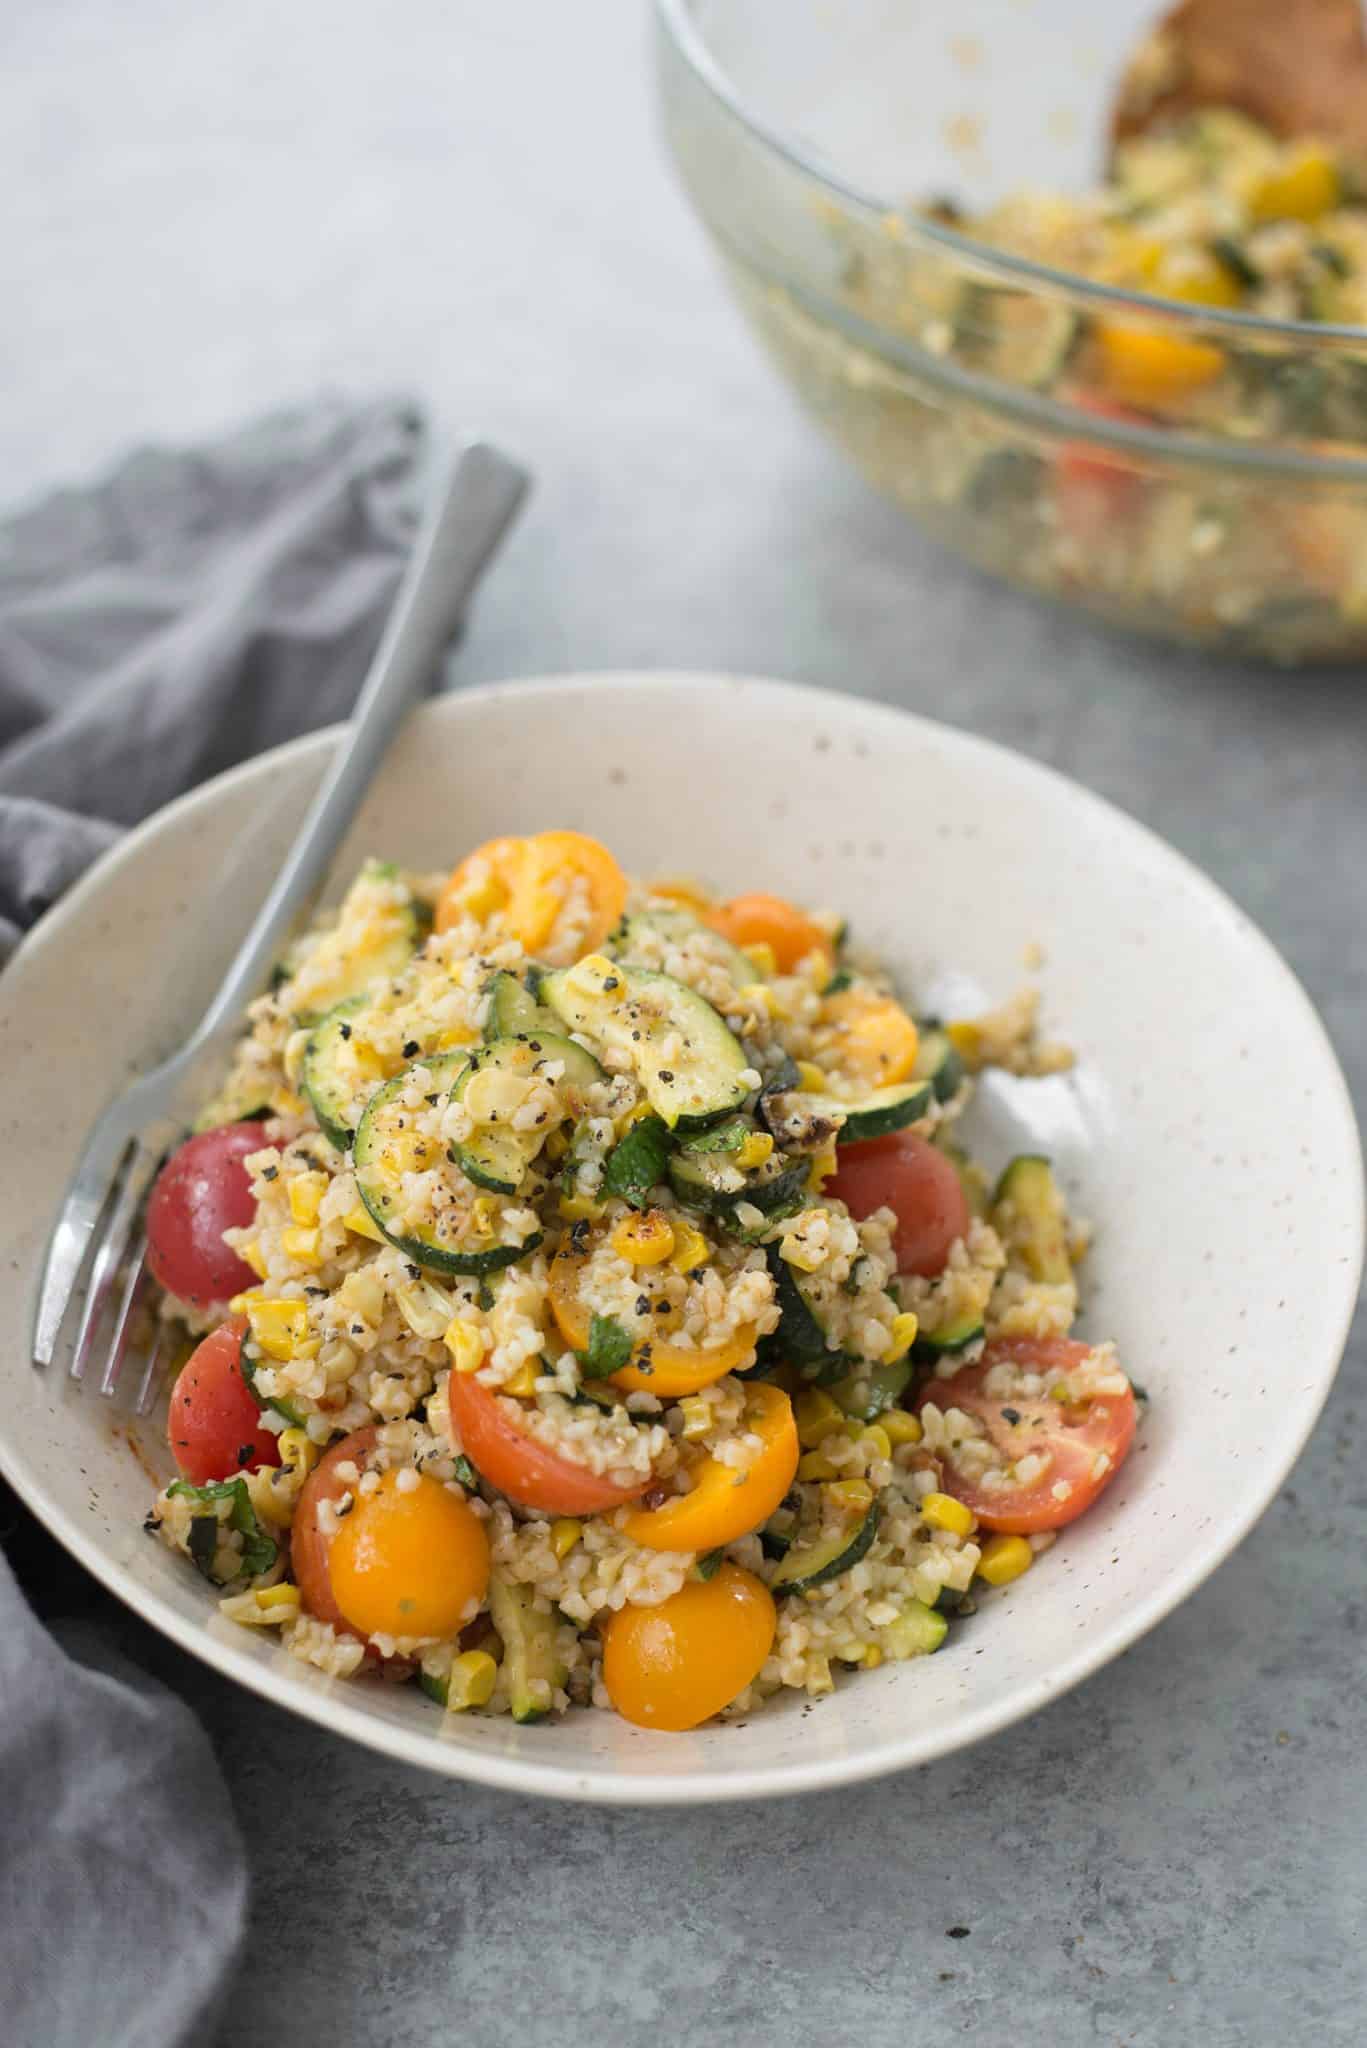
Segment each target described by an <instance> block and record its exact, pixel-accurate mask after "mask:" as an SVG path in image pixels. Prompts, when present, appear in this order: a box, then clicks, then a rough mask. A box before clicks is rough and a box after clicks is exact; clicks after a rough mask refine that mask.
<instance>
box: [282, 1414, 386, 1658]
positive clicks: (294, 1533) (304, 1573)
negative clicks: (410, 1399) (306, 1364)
mask: <svg viewBox="0 0 1367 2048" xmlns="http://www.w3.org/2000/svg"><path fill="white" fill-rule="evenodd" d="M375 1434H376V1432H375V1430H374V1428H373V1427H372V1428H369V1429H357V1430H353V1431H352V1433H351V1435H350V1436H344V1437H343V1438H342V1441H341V1442H340V1443H338V1444H334V1445H333V1446H332V1449H331V1450H330V1451H328V1452H327V1453H326V1454H325V1455H324V1456H323V1457H322V1458H320V1459H319V1461H318V1463H317V1464H316V1465H315V1466H314V1468H313V1470H312V1471H311V1472H310V1473H309V1476H308V1478H307V1479H306V1480H305V1481H304V1483H303V1485H302V1486H301V1487H300V1489H299V1499H298V1502H297V1503H296V1505H295V1510H294V1522H293V1525H292V1527H291V1529H290V1568H291V1571H292V1572H293V1574H294V1583H295V1585H296V1586H298V1588H299V1598H300V1600H301V1602H302V1603H303V1605H304V1607H305V1608H306V1609H307V1611H308V1612H309V1613H310V1614H312V1615H314V1616H316V1618H317V1619H318V1620H319V1621H330V1622H331V1623H332V1626H333V1627H334V1628H335V1629H337V1630H339V1631H340V1632H341V1633H342V1634H343V1635H349V1636H350V1635H355V1634H356V1633H357V1631H356V1630H355V1629H354V1628H352V1626H351V1624H350V1623H349V1622H348V1621H347V1620H346V1619H345V1618H344V1616H343V1614H342V1610H341V1608H340V1607H339V1606H338V1605H337V1602H336V1600H335V1599H334V1598H333V1593H332V1574H331V1572H330V1571H329V1570H328V1550H329V1547H330V1545H331V1542H332V1538H331V1537H330V1536H325V1535H324V1534H323V1532H322V1530H321V1529H320V1528H319V1526H318V1510H319V1508H320V1507H321V1505H322V1503H323V1502H324V1501H325V1500H327V1501H338V1500H340V1499H341V1497H342V1495H343V1494H344V1493H347V1492H349V1491H350V1486H351V1483H352V1482H350V1481H348V1480H345V1479H339V1478H338V1476H337V1467H338V1466H339V1465H340V1464H342V1463H343V1462H344V1461H345V1460H346V1459H348V1458H349V1459H350V1460H351V1461H352V1463H353V1464H355V1465H357V1466H361V1467H362V1469H364V1467H363V1466H362V1460H363V1459H364V1457H365V1455H366V1453H367V1451H369V1450H370V1448H371V1446H372V1445H373V1444H374V1442H375Z"/></svg>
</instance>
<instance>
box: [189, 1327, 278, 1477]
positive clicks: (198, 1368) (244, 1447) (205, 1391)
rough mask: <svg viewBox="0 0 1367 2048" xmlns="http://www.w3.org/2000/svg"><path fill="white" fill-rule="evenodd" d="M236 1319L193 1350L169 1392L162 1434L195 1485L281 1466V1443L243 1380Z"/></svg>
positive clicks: (242, 1328) (240, 1343)
mask: <svg viewBox="0 0 1367 2048" xmlns="http://www.w3.org/2000/svg"><path fill="white" fill-rule="evenodd" d="M246 1327H247V1325H246V1323H245V1322H244V1321H243V1320H242V1318H241V1317H240V1316H238V1317H235V1318H234V1319H233V1321H232V1322H230V1323H222V1324H220V1325H219V1327H218V1329H216V1330H215V1331H214V1332H213V1334H212V1336H209V1337H206V1338H205V1339H204V1341H203V1343H202V1344H199V1345H197V1346H196V1348H195V1349H194V1350H193V1351H192V1352H191V1354H190V1356H189V1358H188V1359H187V1360H186V1361H185V1364H184V1366H183V1367H182V1368H181V1372H180V1377H179V1378H178V1379H177V1381H176V1383H175V1386H174V1387H173V1388H172V1389H171V1405H170V1408H169V1410H168V1411H167V1417H166V1433H167V1437H168V1439H169V1441H170V1445H171V1455H172V1457H173V1458H174V1459H175V1461H176V1463H177V1464H178V1465H179V1467H180V1469H181V1471H182V1472H183V1473H184V1474H185V1477H186V1478H187V1479H189V1480H192V1481H193V1483H194V1484H195V1485H196V1486H206V1485H207V1484H208V1482H209V1481H210V1480H211V1479H231V1478H232V1477H233V1475H234V1473H236V1472H256V1471H258V1470H259V1469H260V1467H261V1466H262V1465H278V1464H279V1463H280V1443H279V1440H278V1438H276V1437H275V1436H273V1435H272V1434H271V1432H270V1430H268V1429H267V1428H266V1427H265V1425H264V1423H263V1422H262V1420H261V1410H260V1408H259V1407H258V1406H257V1404H256V1401H255V1399H254V1397H253V1395H252V1391H251V1389H250V1387H249V1386H248V1385H247V1382H246V1381H245V1380H244V1379H243V1377H242V1333H243V1331H244V1330H245V1329H246Z"/></svg>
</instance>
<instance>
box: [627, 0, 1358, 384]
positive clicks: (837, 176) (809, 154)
mask: <svg viewBox="0 0 1367 2048" xmlns="http://www.w3.org/2000/svg"><path fill="white" fill-rule="evenodd" d="M696 4H697V0H655V8H656V14H657V17H658V18H659V20H660V21H661V22H662V23H663V24H664V26H665V28H666V29H667V31H668V33H669V35H670V36H671V37H672V39H673V41H674V44H675V47H676V48H677V49H678V51H679V53H680V55H681V56H683V57H684V58H685V59H686V60H687V62H688V64H689V66H690V67H691V69H692V70H693V72H694V74H695V75H696V77H697V78H698V80H699V81H700V82H701V83H702V84H703V85H705V86H706V87H707V88H708V90H709V91H710V92H712V93H713V94H714V95H715V97H716V98H717V99H718V100H720V101H721V103H722V105H723V106H724V107H725V108H726V109H727V111H728V113H730V114H732V115H734V116H735V118H736V119H737V120H738V121H739V122H740V123H741V125H742V126H743V127H745V128H748V129H749V130H750V132H751V133H752V134H753V135H754V136H755V137H756V139H757V140H758V141H760V142H762V143H764V144H765V146H766V147H767V148H769V149H771V150H773V151H775V152H776V153H777V154H778V155H779V156H781V157H783V158H784V159H785V160H786V161H787V162H788V163H790V164H791V165H792V166H793V168H794V169H795V170H798V171H801V172H802V173H803V175H804V176H805V177H808V178H810V179H811V180H812V181H813V183H815V184H818V185H824V186H826V187H827V189H828V190H829V191H831V192H833V193H836V194H838V195H839V197H840V198H841V199H842V200H844V201H845V202H846V203H847V204H849V205H851V206H854V207H857V208H858V209H859V211H860V212H861V213H868V214H871V215H872V216H873V217H874V218H875V219H884V218H886V217H888V216H889V215H891V216H893V217H895V218H896V219H897V220H898V221H899V222H901V223H902V224H903V225H904V226H905V227H906V228H907V230H908V233H909V238H910V239H912V240H924V241H927V242H931V243H938V244H940V245H941V246H943V247H944V248H947V249H951V250H953V251H954V252H955V253H956V254H957V255H960V256H963V257H964V258H966V259H967V260H969V261H971V262H972V263H973V264H975V265H976V266H977V267H978V268H980V269H986V270H993V271H998V272H1000V273H1001V274H1002V275H1003V276H1006V277H1014V278H1021V279H1024V280H1025V281H1026V282H1028V283H1031V284H1038V285H1048V286H1050V287H1051V288H1052V289H1054V290H1056V291H1066V292H1067V293H1068V294H1069V295H1070V296H1071V297H1076V298H1081V299H1087V300H1094V301H1096V303H1097V304H1098V305H1101V306H1105V307H1108V308H1110V309H1111V310H1114V309H1116V308H1121V309H1127V310H1129V311H1130V312H1141V313H1153V312H1155V311H1156V312H1161V313H1166V314H1170V315H1171V316H1172V317H1173V319H1174V320H1175V321H1178V322H1181V323H1182V324H1183V325H1188V326H1189V325H1192V324H1199V325H1200V326H1201V327H1202V328H1205V327H1207V326H1211V327H1215V328H1225V329H1227V330H1229V331H1231V332H1233V333H1239V332H1241V331H1242V332H1243V333H1244V334H1250V335H1256V336H1257V337H1258V338H1259V339H1260V340H1264V341H1265V340H1268V339H1273V340H1281V339H1285V340H1287V341H1296V342H1300V343H1308V344H1311V345H1312V346H1313V345H1315V344H1322V343H1324V342H1326V341H1330V342H1332V341H1342V342H1347V343H1350V344H1352V345H1353V346H1355V347H1358V348H1360V347H1362V345H1363V344H1364V343H1367V325H1363V326H1357V325H1354V324H1352V323H1350V322H1347V321H1330V320H1274V319H1271V318H1270V317H1269V316H1268V315H1267V314H1265V313H1244V312H1240V311H1239V310H1238V309H1237V308H1235V307H1231V306H1201V307H1199V308H1198V307H1194V306H1193V305H1192V304H1191V302H1190V301H1189V300H1186V299H1169V298H1165V297H1164V296H1163V294H1162V293H1161V292H1145V291H1133V290H1130V289H1128V288H1127V287H1126V286H1124V285H1115V284H1105V283H1103V282H1102V281H1101V280H1100V279H1099V278H1089V277H1085V276H1084V275H1083V274H1082V273H1081V272H1080V271H1076V270H1061V269H1059V268H1058V267H1057V266H1055V265H1053V264H1048V263H1037V262H1035V261H1034V259H1033V258H1032V257H1029V256H1017V255H1013V254H1012V252H1011V251H1010V250H1006V249H998V248H996V247H995V246H994V245H993V244H992V243H990V242H979V241H977V240H976V239H975V238H974V237H973V236H972V235H966V234H961V233H959V232H958V231H957V230H956V229H954V228H952V227H949V226H947V225H945V224H944V223H942V222H939V221H933V220H924V219H922V218H921V217H920V216H919V215H916V214H910V213H908V212H907V210H906V206H905V202H902V201H898V200H897V199H896V198H893V197H890V196H888V195H886V194H880V193H878V192H874V191H871V190H868V189H866V188H865V187H864V186H862V185H858V184H855V183H854V182H853V181H852V180H851V179H849V178H847V177H845V176H844V175H843V173H841V172H840V171H838V170H837V169H836V168H835V166H834V165H833V164H831V163H830V162H829V161H828V160H827V159H826V158H824V157H823V156H822V155H821V154H820V153H819V152H818V151H816V150H810V149H806V148H804V147H803V145H802V144H801V143H800V142H799V141H798V140H797V139H796V138H795V137H794V136H792V135H790V134H789V133H788V132H787V131H786V130H785V129H783V128H780V127H778V126H777V125H776V124H775V123H774V122H773V121H770V120H769V119H767V118H766V117H765V116H764V115H762V114H760V113H757V112H756V111H755V109H754V107H753V106H752V105H751V104H750V102H749V100H748V99H747V98H746V96H745V94H744V93H743V92H742V91H741V89H740V87H739V86H737V85H736V84H735V82H734V80H733V79H732V78H731V76H730V74H729V73H728V72H727V71H726V69H725V67H724V66H723V65H722V64H721V63H719V61H718V60H717V58H716V57H715V56H714V55H713V53H712V50H711V49H710V47H709V45H708V43H707V40H706V38H705V37H704V35H703V33H702V30H701V29H700V27H699V26H698V23H697V20H696V18H695V14H694V8H695V6H696Z"/></svg>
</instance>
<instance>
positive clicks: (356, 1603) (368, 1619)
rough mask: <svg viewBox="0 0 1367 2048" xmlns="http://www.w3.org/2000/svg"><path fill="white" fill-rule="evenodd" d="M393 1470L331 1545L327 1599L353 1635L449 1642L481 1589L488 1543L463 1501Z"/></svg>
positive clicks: (421, 1477) (361, 1498)
mask: <svg viewBox="0 0 1367 2048" xmlns="http://www.w3.org/2000/svg"><path fill="white" fill-rule="evenodd" d="M406 1476H407V1475H405V1474H404V1473H402V1472H399V1471H395V1470H393V1469H391V1470H389V1471H387V1472H382V1473H381V1474H380V1484H379V1487H378V1489H377V1491H376V1492H374V1493H369V1494H357V1495H356V1504H355V1506H354V1507H353V1508H352V1510H351V1512H350V1514H349V1515H347V1516H346V1518H345V1520H344V1521H343V1523H342V1526H341V1527H340V1529H338V1531H337V1533H336V1535H335V1536H334V1537H333V1539H332V1546H331V1549H330V1551H329V1554H328V1571H329V1574H330V1576H331V1580H332V1595H333V1598H334V1599H335V1601H336V1602H337V1605H338V1607H339V1608H340V1609H341V1611H342V1613H343V1615H344V1616H345V1617H346V1619H347V1621H348V1622H350V1624H351V1625H352V1627H353V1628H354V1629H356V1630H357V1632H358V1633H359V1634H361V1635H365V1636H371V1635H391V1636H438V1637H443V1636H453V1635H455V1634H456V1633H457V1631H458V1630H459V1629H461V1628H463V1627H464V1626H465V1624H466V1623H467V1622H469V1621H473V1620H474V1617H475V1615H476V1614H477V1613H478V1611H479V1604H480V1602H481V1601H482V1600H483V1598H484V1595H485V1592H486V1591H487V1589H488V1585H489V1538H488V1537H487V1535H486V1534H485V1531H484V1524H483V1522H482V1521H481V1520H480V1518H479V1516H478V1515H477V1514H476V1513H475V1511H474V1509H473V1508H472V1507H471V1506H470V1505H469V1503H468V1501H465V1500H462V1499H460V1498H459V1497H458V1496H457V1495H456V1494H454V1493H452V1492H451V1491H450V1489H449V1488H448V1487H446V1486H443V1484H442V1483H441V1481H440V1480H439V1479H434V1478H433V1476H432V1474H431V1473H430V1472H419V1473H417V1474H416V1475H414V1476H416V1478H417V1482H418V1483H417V1485H416V1486H413V1485H412V1484H411V1480H410V1483H409V1484H408V1485H407V1486H401V1485H400V1483H399V1482H400V1480H401V1479H403V1478H405V1477H406Z"/></svg>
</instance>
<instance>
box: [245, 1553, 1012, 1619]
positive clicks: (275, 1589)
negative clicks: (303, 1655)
mask: <svg viewBox="0 0 1367 2048" xmlns="http://www.w3.org/2000/svg"><path fill="white" fill-rule="evenodd" d="M1027 1547H1028V1546H1027ZM256 1603H257V1606H258V1607H264V1608H266V1609H268V1610H269V1611H270V1612H272V1613H274V1612H276V1611H277V1610H278V1609H280V1608H282V1607H285V1608H292V1609H293V1610H294V1611H295V1612H296V1613H297V1612H298V1610H299V1588H298V1587H297V1586H289V1585H285V1584H281V1585H279V1586H265V1587H263V1588H262V1590H261V1591H260V1592H259V1593H258V1594H257V1596H256Z"/></svg>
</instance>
